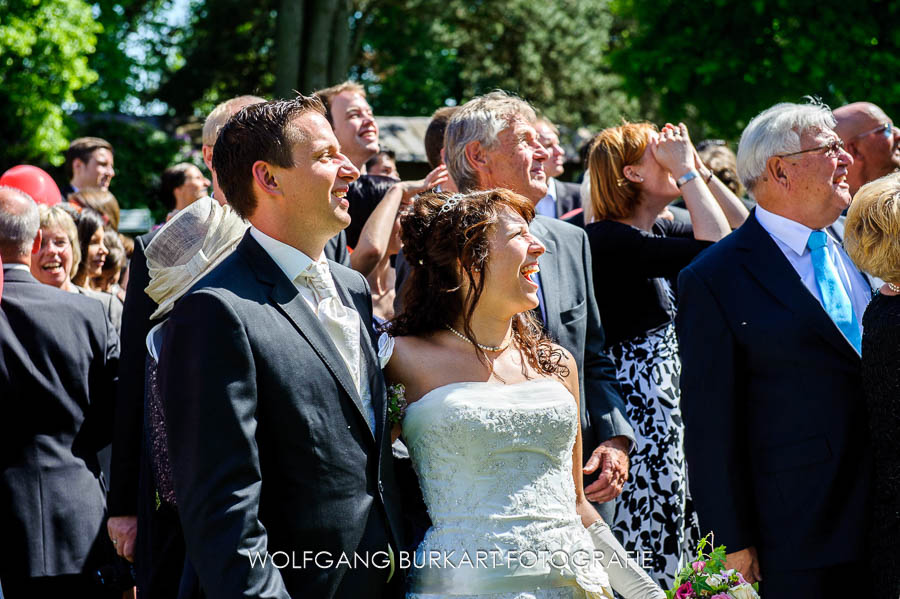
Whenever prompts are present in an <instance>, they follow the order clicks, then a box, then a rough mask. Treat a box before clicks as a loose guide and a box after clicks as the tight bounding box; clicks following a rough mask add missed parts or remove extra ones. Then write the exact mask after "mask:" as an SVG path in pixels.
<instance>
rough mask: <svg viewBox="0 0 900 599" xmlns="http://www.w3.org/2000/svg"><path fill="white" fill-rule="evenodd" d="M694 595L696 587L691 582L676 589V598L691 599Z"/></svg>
mask: <svg viewBox="0 0 900 599" xmlns="http://www.w3.org/2000/svg"><path fill="white" fill-rule="evenodd" d="M691 597H694V587H692V586H691V583H690V582H686V583H684V584H683V585H681V586H680V587H678V589H677V590H676V591H675V599H690V598H691Z"/></svg>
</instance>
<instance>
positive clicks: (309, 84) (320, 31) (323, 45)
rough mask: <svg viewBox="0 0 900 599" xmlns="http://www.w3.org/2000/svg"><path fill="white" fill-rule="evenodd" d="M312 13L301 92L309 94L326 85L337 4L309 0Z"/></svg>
mask: <svg viewBox="0 0 900 599" xmlns="http://www.w3.org/2000/svg"><path fill="white" fill-rule="evenodd" d="M310 4H311V7H310V8H311V9H312V12H311V13H309V14H310V15H311V20H310V23H309V25H310V26H309V28H308V29H307V31H308V35H307V38H306V52H305V57H304V66H303V73H302V75H301V80H300V83H301V91H302V92H303V93H306V94H309V93H312V92H314V91H315V90H317V89H321V88H323V87H325V86H327V85H328V83H329V81H328V62H329V56H330V54H331V31H332V25H333V24H334V13H335V11H336V9H337V3H336V2H334V0H310Z"/></svg>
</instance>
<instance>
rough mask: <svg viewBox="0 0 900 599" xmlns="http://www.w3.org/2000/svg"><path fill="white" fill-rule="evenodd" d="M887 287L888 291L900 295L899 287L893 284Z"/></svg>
mask: <svg viewBox="0 0 900 599" xmlns="http://www.w3.org/2000/svg"><path fill="white" fill-rule="evenodd" d="M887 286H888V289H890V290H891V291H893V292H894V293H900V285H894V284H893V283H888V284H887Z"/></svg>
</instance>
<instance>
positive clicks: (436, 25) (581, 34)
mask: <svg viewBox="0 0 900 599" xmlns="http://www.w3.org/2000/svg"><path fill="white" fill-rule="evenodd" d="M368 18H369V20H370V21H371V22H370V23H369V25H368V28H367V30H366V33H365V34H364V36H363V40H364V44H363V49H364V50H367V51H365V52H364V53H363V55H362V56H361V66H362V69H363V70H362V71H361V72H360V76H361V78H362V79H363V81H365V82H366V84H367V85H368V87H369V89H370V90H371V92H372V97H373V98H372V101H373V103H374V104H375V106H376V112H380V113H382V114H385V113H388V114H389V113H400V114H421V115H427V114H430V113H431V112H432V111H433V110H434V109H435V108H437V107H438V106H441V105H443V104H444V103H445V102H447V101H449V103H461V102H464V101H466V100H468V99H469V98H471V97H472V96H475V95H478V94H482V93H485V92H488V91H490V90H492V89H496V88H501V89H505V90H509V91H513V92H516V93H518V94H519V95H521V96H523V97H524V98H526V99H528V100H529V101H531V102H532V103H533V104H534V105H535V106H536V107H538V108H539V109H541V110H542V111H544V112H545V113H546V114H547V115H548V117H549V118H551V119H552V120H554V121H555V122H557V123H561V124H565V125H568V126H570V127H575V126H582V125H585V126H593V127H598V126H605V125H610V124H614V123H617V122H619V120H620V119H621V118H622V116H633V113H634V112H635V108H636V106H635V105H634V104H633V103H629V102H628V101H627V100H626V98H625V96H624V94H623V93H621V92H619V91H618V89H619V87H620V81H619V78H618V77H616V76H614V75H613V74H611V72H610V70H609V68H608V66H607V64H606V61H605V54H606V50H607V47H608V41H609V37H608V32H609V29H610V26H611V24H612V17H611V15H610V13H609V10H608V7H607V2H606V0H558V1H556V2H534V1H532V0H474V1H473V0H407V1H406V2H403V3H402V6H400V5H397V4H394V5H392V6H389V7H384V8H382V9H381V10H379V11H377V12H375V13H373V14H372V15H371V16H369V17H368Z"/></svg>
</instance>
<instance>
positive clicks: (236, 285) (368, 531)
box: [159, 233, 400, 599]
mask: <svg viewBox="0 0 900 599" xmlns="http://www.w3.org/2000/svg"><path fill="white" fill-rule="evenodd" d="M331 269H332V274H333V277H334V280H335V284H336V286H337V288H338V292H339V294H340V295H341V297H342V301H343V302H344V303H345V304H347V305H351V306H354V307H355V308H356V310H357V311H358V312H359V314H360V317H361V327H362V328H361V330H362V331H363V332H365V331H367V330H368V323H370V322H371V319H372V308H371V300H370V296H369V292H368V286H367V285H366V281H365V278H363V276H362V275H360V274H359V273H357V272H354V271H352V270H349V269H347V268H344V267H342V266H340V265H337V264H335V263H331ZM361 345H362V356H363V357H364V360H365V365H366V372H367V373H368V376H369V379H368V380H369V383H370V386H371V391H372V402H373V407H374V409H375V414H376V428H375V435H374V437H373V435H372V433H371V431H370V429H369V427H368V425H367V423H366V420H365V418H364V416H363V407H362V403H361V400H360V398H359V396H358V394H357V392H356V389H355V387H354V385H353V383H352V381H351V379H350V374H349V372H348V371H347V369H346V366H345V365H344V363H343V361H342V359H341V357H340V354H338V352H337V349H336V348H335V347H334V344H333V343H332V341H331V339H330V338H329V337H328V335H327V333H326V332H325V331H324V329H323V328H322V326H321V324H320V323H319V321H318V319H317V318H316V316H315V314H314V313H313V312H312V310H310V309H309V307H308V306H307V304H306V302H305V300H304V299H303V298H302V297H301V296H300V294H299V293H298V292H297V289H296V287H294V285H293V283H292V282H291V281H289V280H288V278H287V277H286V276H285V275H284V273H283V272H282V271H281V270H280V269H279V268H278V266H277V265H276V264H275V262H274V261H273V260H272V259H271V258H270V257H269V255H268V254H267V253H266V252H265V251H264V250H263V249H262V247H260V245H259V244H258V243H257V242H256V241H255V240H254V239H253V238H252V236H250V235H249V233H248V235H247V236H245V237H244V240H243V241H242V242H241V244H240V245H239V246H238V248H237V249H236V250H235V252H234V253H233V254H232V255H231V256H229V257H228V258H226V259H225V260H224V261H223V262H222V264H220V265H219V266H218V267H217V268H216V269H215V270H213V271H212V272H211V273H210V274H209V275H207V276H206V277H204V278H203V279H202V280H201V281H200V282H199V283H198V284H197V285H196V286H195V287H194V288H193V289H192V290H191V292H189V293H188V294H187V295H186V296H185V297H183V298H182V299H181V300H180V301H179V302H178V304H177V305H176V306H175V309H174V310H173V312H172V314H171V316H170V317H169V320H168V322H167V323H166V326H165V338H164V341H163V346H162V355H161V359H160V364H159V373H160V389H161V391H162V397H163V401H164V402H165V406H166V417H167V425H168V440H169V452H170V458H171V463H172V469H173V477H174V481H173V482H174V486H175V493H176V497H177V501H178V510H179V516H180V518H181V522H182V526H183V528H184V536H185V544H186V549H187V554H188V559H189V560H190V562H191V563H192V564H193V565H194V567H195V568H196V570H197V573H198V575H199V578H200V581H201V584H202V586H203V589H204V591H205V592H206V595H207V596H208V597H216V598H228V597H244V596H251V597H262V596H265V597H281V598H284V599H286V598H287V597H288V593H290V595H291V596H293V597H323V598H325V597H363V596H377V588H378V586H379V584H383V581H384V580H385V579H386V578H387V570H379V571H376V572H372V571H371V570H370V571H369V573H368V574H367V573H366V571H365V570H361V569H353V570H351V569H348V568H346V567H345V566H340V567H335V568H331V569H321V568H318V567H315V565H313V564H311V563H310V564H307V566H306V567H304V568H303V569H300V568H297V569H294V568H291V567H288V568H284V569H281V570H277V569H275V568H273V567H272V566H271V563H270V564H269V565H268V566H267V567H262V566H260V565H259V564H257V565H256V567H251V562H250V560H249V559H248V553H250V552H253V555H255V552H262V553H263V554H265V552H268V553H269V555H270V556H271V555H272V554H273V553H275V552H277V551H284V552H287V554H288V556H296V559H297V563H300V564H302V559H303V555H304V553H303V552H304V551H312V552H314V553H315V552H319V551H324V552H327V556H329V557H331V558H332V560H333V561H334V562H336V561H337V560H338V559H339V558H340V556H341V554H342V553H343V554H346V555H348V556H350V557H351V558H352V555H353V552H354V551H358V552H360V553H361V554H362V553H365V552H369V553H370V555H371V554H374V553H375V552H379V551H386V550H387V544H388V541H389V540H390V541H391V543H392V544H393V547H395V548H396V547H398V545H397V543H396V541H395V539H398V538H399V537H400V531H399V522H400V516H399V512H398V510H397V508H396V506H398V505H399V503H398V500H399V497H398V494H397V491H396V484H395V481H394V474H393V469H392V464H391V460H390V456H391V453H390V430H389V428H388V427H387V426H386V425H385V422H386V407H385V406H386V402H385V386H384V379H383V378H382V375H381V371H380V368H379V365H378V362H377V357H376V355H375V352H374V349H373V347H372V345H371V343H370V339H369V338H368V337H366V336H365V335H363V339H362V341H361ZM311 555H312V554H311ZM280 559H283V558H279V560H280ZM373 559H374V558H373Z"/></svg>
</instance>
